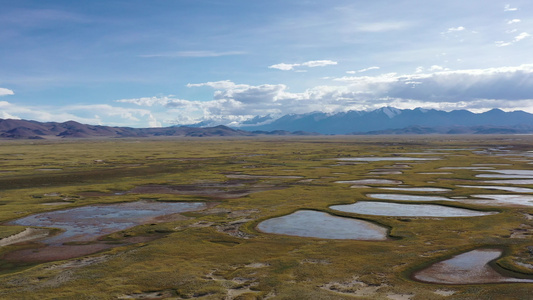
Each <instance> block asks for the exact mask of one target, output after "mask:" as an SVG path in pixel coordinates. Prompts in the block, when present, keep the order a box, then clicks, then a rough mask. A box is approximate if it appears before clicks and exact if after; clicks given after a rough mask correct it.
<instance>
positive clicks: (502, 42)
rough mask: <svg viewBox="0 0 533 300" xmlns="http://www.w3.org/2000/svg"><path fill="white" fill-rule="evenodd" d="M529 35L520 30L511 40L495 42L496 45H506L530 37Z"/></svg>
mask: <svg viewBox="0 0 533 300" xmlns="http://www.w3.org/2000/svg"><path fill="white" fill-rule="evenodd" d="M530 36H531V35H530V34H529V33H527V32H522V33H520V34H519V35H517V36H515V37H514V39H513V40H512V41H509V42H504V41H497V42H495V43H496V46H498V47H507V46H510V45H512V44H514V43H516V42H520V41H521V40H523V39H525V38H528V37H530Z"/></svg>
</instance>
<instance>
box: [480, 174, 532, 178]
mask: <svg viewBox="0 0 533 300" xmlns="http://www.w3.org/2000/svg"><path fill="white" fill-rule="evenodd" d="M476 177H477V178H507V179H519V178H522V179H533V175H521V174H477V175H476Z"/></svg>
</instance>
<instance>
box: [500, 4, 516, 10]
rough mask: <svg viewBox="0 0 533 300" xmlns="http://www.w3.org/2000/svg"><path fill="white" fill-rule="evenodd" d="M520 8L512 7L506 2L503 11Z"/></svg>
mask: <svg viewBox="0 0 533 300" xmlns="http://www.w3.org/2000/svg"><path fill="white" fill-rule="evenodd" d="M517 10H518V8H516V7H511V5H510V4H506V5H505V7H504V8H503V11H517Z"/></svg>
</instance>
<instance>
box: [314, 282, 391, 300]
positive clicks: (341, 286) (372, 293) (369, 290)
mask: <svg viewBox="0 0 533 300" xmlns="http://www.w3.org/2000/svg"><path fill="white" fill-rule="evenodd" d="M386 286H387V285H370V284H367V283H365V282H362V281H359V280H358V277H354V278H353V279H352V280H351V281H346V282H330V283H326V284H324V285H322V286H320V288H322V289H324V290H328V291H331V292H335V293H339V294H343V295H351V296H357V297H372V298H374V297H376V296H377V294H378V291H379V289H381V288H382V287H386Z"/></svg>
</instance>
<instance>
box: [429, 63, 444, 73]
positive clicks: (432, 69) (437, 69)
mask: <svg viewBox="0 0 533 300" xmlns="http://www.w3.org/2000/svg"><path fill="white" fill-rule="evenodd" d="M429 70H430V71H432V72H434V71H443V70H445V68H444V67H441V66H438V65H433V66H431V67H430V68H429Z"/></svg>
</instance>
